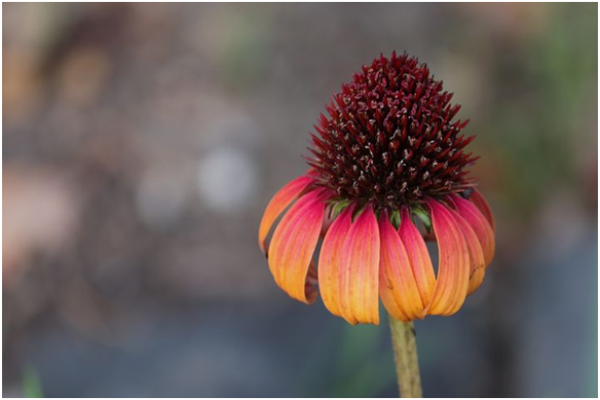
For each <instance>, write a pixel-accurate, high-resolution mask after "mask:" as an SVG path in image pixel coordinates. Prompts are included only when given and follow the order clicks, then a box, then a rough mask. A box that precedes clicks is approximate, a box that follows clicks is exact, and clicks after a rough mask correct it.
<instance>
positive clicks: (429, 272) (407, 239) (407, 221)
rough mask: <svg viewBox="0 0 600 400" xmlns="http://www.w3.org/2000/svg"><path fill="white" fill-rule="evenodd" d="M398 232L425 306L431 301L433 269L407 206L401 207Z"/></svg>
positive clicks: (433, 280) (427, 251)
mask: <svg viewBox="0 0 600 400" xmlns="http://www.w3.org/2000/svg"><path fill="white" fill-rule="evenodd" d="M398 233H399V235H400V239H401V240H402V243H403V244H404V248H405V249H406V254H407V255H408V259H409V260H410V265H411V268H412V271H413V276H414V277H415V282H416V283H417V287H418V288H419V293H420V294H421V300H422V301H423V305H425V307H427V306H428V305H429V304H430V303H431V300H432V299H433V293H434V291H435V286H436V279H435V270H434V269H433V264H432V262H431V257H430V256H429V250H427V245H426V244H425V241H424V240H423V236H422V235H421V232H419V230H418V229H417V227H416V226H415V224H413V222H412V219H411V218H410V213H409V211H408V209H407V208H403V209H402V214H401V222H400V229H399V230H398Z"/></svg>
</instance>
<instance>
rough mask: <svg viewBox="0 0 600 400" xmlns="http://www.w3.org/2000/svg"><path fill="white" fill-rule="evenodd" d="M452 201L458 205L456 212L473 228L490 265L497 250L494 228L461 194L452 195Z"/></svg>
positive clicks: (486, 262)
mask: <svg viewBox="0 0 600 400" xmlns="http://www.w3.org/2000/svg"><path fill="white" fill-rule="evenodd" d="M452 201H453V202H454V204H455V206H456V212H457V213H458V215H460V216H461V217H463V218H464V219H465V220H466V221H467V222H468V223H469V225H470V226H471V228H473V230H474V231H475V234H476V235H477V238H478V239H479V243H480V244H481V249H482V250H483V256H484V258H485V265H486V266H488V265H489V264H490V262H492V259H493V258H494V253H495V251H496V240H495V238H494V230H493V229H492V227H491V225H490V224H489V222H488V220H487V219H486V218H485V216H484V215H483V214H482V213H481V212H480V211H479V209H478V208H477V207H476V206H475V205H473V203H471V202H470V201H467V200H465V199H463V198H462V197H460V196H452Z"/></svg>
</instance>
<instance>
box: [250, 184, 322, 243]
mask: <svg viewBox="0 0 600 400" xmlns="http://www.w3.org/2000/svg"><path fill="white" fill-rule="evenodd" d="M312 181H313V178H310V177H308V176H300V177H298V178H296V179H294V180H293V181H291V182H289V183H288V184H287V185H285V186H284V187H283V188H281V189H280V190H279V192H277V193H276V194H275V196H273V198H272V199H271V201H270V202H269V204H268V205H267V208H266V209H265V212H264V214H263V217H262V220H261V221H260V227H259V228H258V245H259V246H260V249H261V250H262V252H263V253H264V254H266V253H267V244H266V239H267V235H268V234H269V231H270V230H271V226H272V225H273V222H275V220H276V219H277V217H278V216H279V214H281V213H282V212H283V210H285V209H286V207H287V206H289V205H290V203H291V202H292V201H293V200H294V199H295V198H296V197H298V195H300V193H302V191H303V190H304V189H305V188H306V187H307V186H308V185H309V184H310V183H311V182H312Z"/></svg>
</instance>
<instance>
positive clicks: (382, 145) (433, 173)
mask: <svg viewBox="0 0 600 400" xmlns="http://www.w3.org/2000/svg"><path fill="white" fill-rule="evenodd" d="M451 98H452V94H451V93H448V92H447V91H444V90H443V85H442V82H441V81H436V80H435V79H434V78H433V76H431V75H430V73H429V69H428V68H427V65H425V64H420V63H419V62H418V60H417V59H416V58H412V57H409V56H408V55H406V54H403V55H401V56H397V55H396V53H395V52H394V53H392V56H391V58H389V59H388V58H386V57H384V56H383V55H382V56H380V57H379V58H377V59H375V60H374V61H373V62H372V63H371V64H370V65H366V66H363V68H362V71H361V72H359V73H357V74H355V75H354V77H353V79H352V82H350V83H348V84H344V85H342V90H341V92H339V93H336V94H335V95H334V96H333V100H332V101H331V102H330V104H328V105H327V106H326V109H327V113H328V116H326V115H324V114H321V116H320V119H319V122H318V124H317V125H315V130H316V133H317V134H316V135H315V134H312V135H311V136H312V140H311V144H312V147H311V148H309V151H310V152H311V153H312V156H311V157H310V158H308V160H307V162H308V164H309V165H311V166H312V167H314V168H315V169H316V172H317V173H318V175H319V177H318V179H317V185H320V186H323V187H327V188H329V189H331V190H333V191H334V192H335V193H336V197H337V199H350V200H358V201H360V202H364V203H366V202H368V201H370V202H372V203H373V204H374V205H375V207H376V208H378V209H389V210H393V209H398V207H399V206H401V205H407V204H410V203H411V202H416V201H421V200H422V199H424V198H425V197H427V196H430V197H438V196H442V195H445V194H449V193H457V192H461V191H463V190H465V189H467V188H469V187H471V186H473V183H472V182H471V181H470V180H469V179H468V178H467V176H466V174H467V172H466V171H465V170H464V168H465V167H466V166H467V165H469V164H471V163H473V162H474V161H475V160H476V158H475V157H472V155H471V154H470V153H465V152H464V150H463V149H464V147H465V146H466V145H467V144H469V143H470V142H471V141H472V140H473V139H474V137H473V136H471V137H465V136H464V135H462V134H460V131H461V130H462V129H463V128H464V127H465V126H466V125H467V123H468V121H460V120H457V121H454V117H455V116H456V114H457V113H458V111H459V109H460V106H458V105H456V106H453V105H452V104H450V100H451Z"/></svg>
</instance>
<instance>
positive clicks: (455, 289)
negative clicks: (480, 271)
mask: <svg viewBox="0 0 600 400" xmlns="http://www.w3.org/2000/svg"><path fill="white" fill-rule="evenodd" d="M427 204H428V205H429V207H430V209H431V221H432V223H433V230H434V232H435V236H436V240H437V243H438V249H439V265H438V279H437V285H436V288H435V293H434V295H433V300H432V302H431V307H430V308H429V310H428V313H429V314H436V315H452V314H454V313H455V312H457V311H458V310H459V309H460V307H461V306H462V304H463V303H464V301H465V298H466V296H467V290H468V288H469V275H470V268H469V264H470V262H469V261H470V259H469V249H468V247H467V244H466V242H465V238H464V235H463V234H462V232H461V230H460V228H459V227H458V224H457V222H456V219H455V218H454V217H453V216H452V213H451V212H450V210H448V209H447V208H446V207H445V206H443V205H442V204H440V203H438V202H437V201H435V200H428V201H427Z"/></svg>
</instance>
